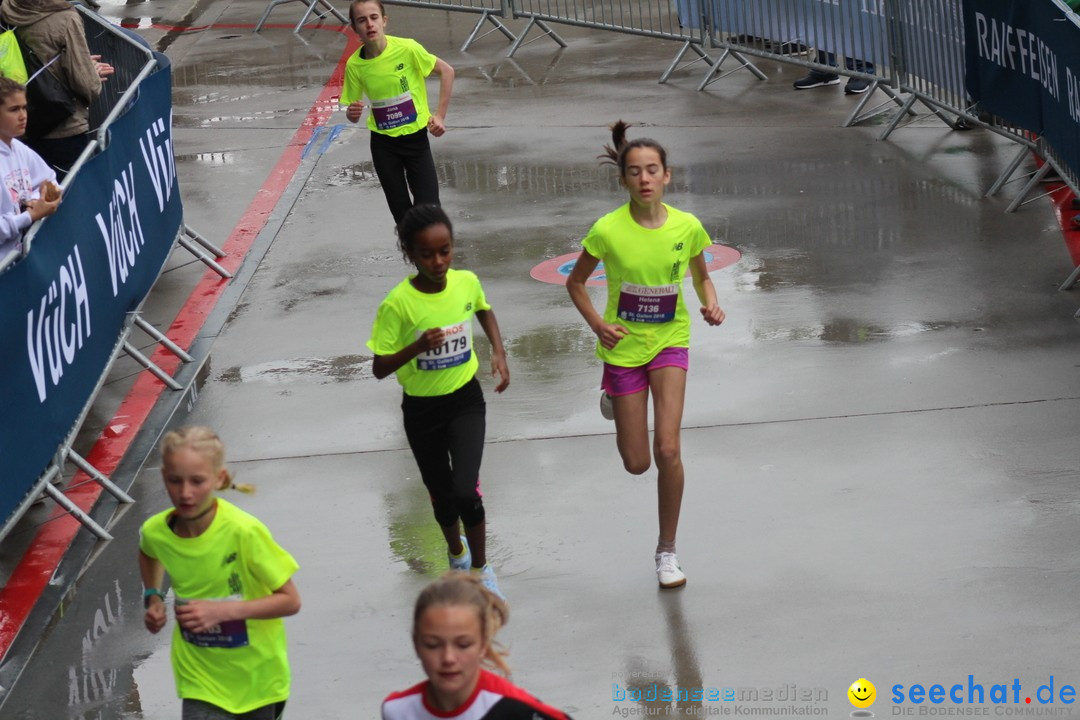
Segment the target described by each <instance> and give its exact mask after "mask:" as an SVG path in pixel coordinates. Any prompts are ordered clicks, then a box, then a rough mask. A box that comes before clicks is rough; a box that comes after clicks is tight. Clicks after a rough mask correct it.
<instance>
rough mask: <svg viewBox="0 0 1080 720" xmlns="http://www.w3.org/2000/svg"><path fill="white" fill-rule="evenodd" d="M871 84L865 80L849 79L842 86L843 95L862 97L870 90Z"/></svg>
mask: <svg viewBox="0 0 1080 720" xmlns="http://www.w3.org/2000/svg"><path fill="white" fill-rule="evenodd" d="M870 85H871V82H870V81H869V80H867V79H865V78H851V79H849V80H848V81H847V85H845V86H844V94H845V95H862V94H863V93H864V92H866V91H867V90H869V89H870Z"/></svg>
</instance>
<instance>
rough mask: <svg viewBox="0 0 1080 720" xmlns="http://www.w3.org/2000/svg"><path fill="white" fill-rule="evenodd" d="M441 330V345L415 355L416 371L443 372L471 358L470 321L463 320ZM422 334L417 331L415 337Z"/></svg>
mask: <svg viewBox="0 0 1080 720" xmlns="http://www.w3.org/2000/svg"><path fill="white" fill-rule="evenodd" d="M441 330H442V331H443V332H444V333H446V339H445V340H444V341H443V344H442V345H440V346H439V347H436V348H432V349H431V350H428V351H427V352H423V353H420V354H419V355H417V356H416V367H417V369H419V370H445V369H446V368H452V367H455V366H457V365H463V364H464V363H467V362H469V359H470V358H471V357H472V321H471V320H465V321H464V322H459V323H457V324H456V325H447V326H446V327H444V328H441ZM423 334H424V333H423V332H422V331H419V330H418V331H417V333H416V337H420V336H421V335H423Z"/></svg>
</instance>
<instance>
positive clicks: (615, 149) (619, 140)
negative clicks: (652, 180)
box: [596, 120, 667, 176]
mask: <svg viewBox="0 0 1080 720" xmlns="http://www.w3.org/2000/svg"><path fill="white" fill-rule="evenodd" d="M629 127H630V123H627V122H624V121H622V120H616V121H615V124H614V125H612V126H611V145H605V146H604V153H603V154H602V155H597V156H596V157H597V158H598V159H599V160H600V164H601V165H614V166H616V167H617V168H619V175H620V176H622V175H625V174H626V155H627V153H629V152H630V151H631V150H633V149H634V148H652V149H653V150H655V151H656V153H657V154H658V155H659V156H660V165H661V166H662V167H663V168H664V169H665V170H666V169H667V150H665V149H664V147H663V145H661V144H660V143H658V142H656V141H655V140H653V139H652V138H638V139H636V140H627V139H626V131H627V129H628V128H629Z"/></svg>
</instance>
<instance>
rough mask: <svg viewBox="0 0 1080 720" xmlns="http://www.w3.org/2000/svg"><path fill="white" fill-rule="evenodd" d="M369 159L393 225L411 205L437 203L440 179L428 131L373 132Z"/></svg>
mask: <svg viewBox="0 0 1080 720" xmlns="http://www.w3.org/2000/svg"><path fill="white" fill-rule="evenodd" d="M371 162H372V164H373V165H374V166H375V174H376V175H378V176H379V184H381V185H382V189H383V194H384V195H385V196H386V204H387V205H389V206H390V213H391V214H392V215H393V216H394V224H395V225H397V224H398V223H400V222H401V218H402V217H404V216H405V213H406V212H407V211H408V209H409V208H411V207H412V206H413V205H419V204H424V203H433V204H435V205H438V204H439V179H438V176H437V175H436V173H435V161H434V160H433V159H432V157H431V145H430V144H429V142H428V132H427V130H420V131H418V132H415V133H412V134H411V135H399V136H397V137H388V136H386V135H382V134H381V133H372V134H371Z"/></svg>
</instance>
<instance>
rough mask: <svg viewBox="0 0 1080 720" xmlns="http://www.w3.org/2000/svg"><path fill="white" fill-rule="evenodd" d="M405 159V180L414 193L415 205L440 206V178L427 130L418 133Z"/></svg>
mask: <svg viewBox="0 0 1080 720" xmlns="http://www.w3.org/2000/svg"><path fill="white" fill-rule="evenodd" d="M416 136H418V137H416V138H415V139H416V142H415V143H410V147H409V154H408V156H407V157H406V158H405V180H406V181H407V182H408V184H409V190H411V191H412V197H413V205H428V204H430V205H439V204H440V203H439V176H438V175H437V174H436V172H435V160H434V159H433V158H432V157H431V144H430V142H429V140H428V133H427V130H423V131H421V132H418V133H416Z"/></svg>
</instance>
